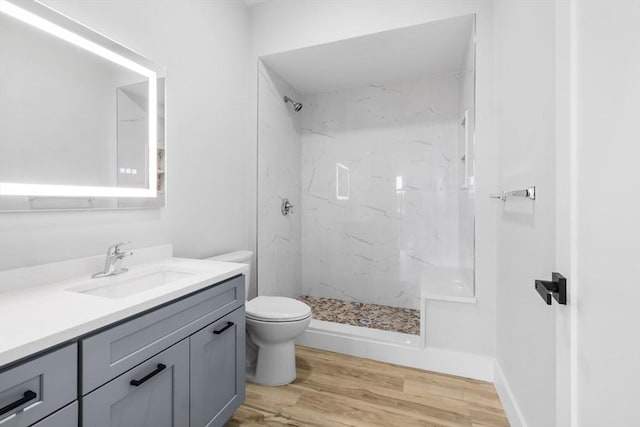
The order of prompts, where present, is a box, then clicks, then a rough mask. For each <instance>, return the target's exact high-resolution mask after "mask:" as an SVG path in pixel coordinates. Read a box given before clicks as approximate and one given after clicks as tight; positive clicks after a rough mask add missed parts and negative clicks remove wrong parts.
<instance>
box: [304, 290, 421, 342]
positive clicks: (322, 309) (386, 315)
mask: <svg viewBox="0 0 640 427" xmlns="http://www.w3.org/2000/svg"><path fill="white" fill-rule="evenodd" d="M298 299H299V300H300V301H302V302H304V303H305V304H307V305H309V306H310V307H311V312H312V316H313V318H314V319H317V320H324V321H327V322H335V323H343V324H347V325H353V326H363V327H365V328H373V329H381V330H383V331H393V332H402V333H405V334H411V335H420V310H415V309H411V308H400V307H391V306H388V305H378V304H365V303H360V302H351V301H342V300H339V299H334V298H322V297H311V296H306V295H303V296H301V297H299V298H298Z"/></svg>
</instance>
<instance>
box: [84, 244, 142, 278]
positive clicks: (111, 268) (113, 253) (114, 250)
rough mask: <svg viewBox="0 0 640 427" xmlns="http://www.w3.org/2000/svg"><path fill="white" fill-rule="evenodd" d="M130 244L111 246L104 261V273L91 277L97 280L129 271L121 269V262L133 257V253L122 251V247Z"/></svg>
mask: <svg viewBox="0 0 640 427" xmlns="http://www.w3.org/2000/svg"><path fill="white" fill-rule="evenodd" d="M129 243H131V242H130V241H129V242H120V243H116V244H115V245H111V246H109V249H107V257H106V259H105V260H104V271H101V272H99V273H96V274H94V275H92V276H91V277H93V278H94V279H97V278H100V277H107V276H115V275H116V274H122V273H126V272H127V271H129V270H128V269H126V268H120V261H122V259H123V258H124V257H128V256H130V255H133V252H121V251H120V246H123V245H128V244H129Z"/></svg>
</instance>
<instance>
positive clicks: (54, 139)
mask: <svg viewBox="0 0 640 427" xmlns="http://www.w3.org/2000/svg"><path fill="white" fill-rule="evenodd" d="M18 6H19V7H18ZM0 64H1V65H0V118H1V119H0V209H2V210H33V209H78V208H80V209H82V208H133V207H159V206H163V205H164V188H165V173H164V164H165V155H164V152H165V150H164V148H165V145H164V139H165V138H164V135H165V130H164V107H165V105H164V78H163V73H164V70H163V68H162V67H160V66H158V65H156V64H154V63H152V62H151V61H149V60H147V59H145V58H143V57H141V56H140V55H138V54H136V53H134V52H132V51H130V50H128V49H126V48H124V47H123V46H120V45H118V44H116V43H114V42H113V41H111V40H108V39H106V38H104V37H103V36H101V35H99V34H97V33H95V32H93V31H92V30H90V29H88V28H87V27H84V26H82V25H80V24H78V23H76V22H74V21H71V20H69V19H68V18H66V17H64V16H62V15H60V14H58V13H56V12H55V11H53V10H52V9H49V8H47V7H45V6H43V5H41V4H39V3H37V2H35V1H21V2H15V4H14V3H13V2H8V1H6V0H0Z"/></svg>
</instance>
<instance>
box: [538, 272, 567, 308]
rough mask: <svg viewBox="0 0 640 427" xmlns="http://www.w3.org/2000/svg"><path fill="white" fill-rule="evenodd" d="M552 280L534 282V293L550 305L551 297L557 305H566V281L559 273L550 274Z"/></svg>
mask: <svg viewBox="0 0 640 427" xmlns="http://www.w3.org/2000/svg"><path fill="white" fill-rule="evenodd" d="M551 278H552V280H551V281H550V282H549V281H548V280H536V285H535V287H536V291H538V293H539V294H540V296H541V297H542V299H543V300H544V301H545V302H546V303H547V305H551V297H553V298H554V299H555V300H556V301H558V304H562V305H566V304H567V279H566V278H565V277H564V276H563V275H562V274H560V273H552V275H551Z"/></svg>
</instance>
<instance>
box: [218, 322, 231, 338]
mask: <svg viewBox="0 0 640 427" xmlns="http://www.w3.org/2000/svg"><path fill="white" fill-rule="evenodd" d="M232 326H233V322H227V326H225V327H224V328H222V329H219V330H217V331H213V333H214V334H216V335H220V334H221V333H223V332H224V331H226V330H227V329H229V328H230V327H232Z"/></svg>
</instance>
